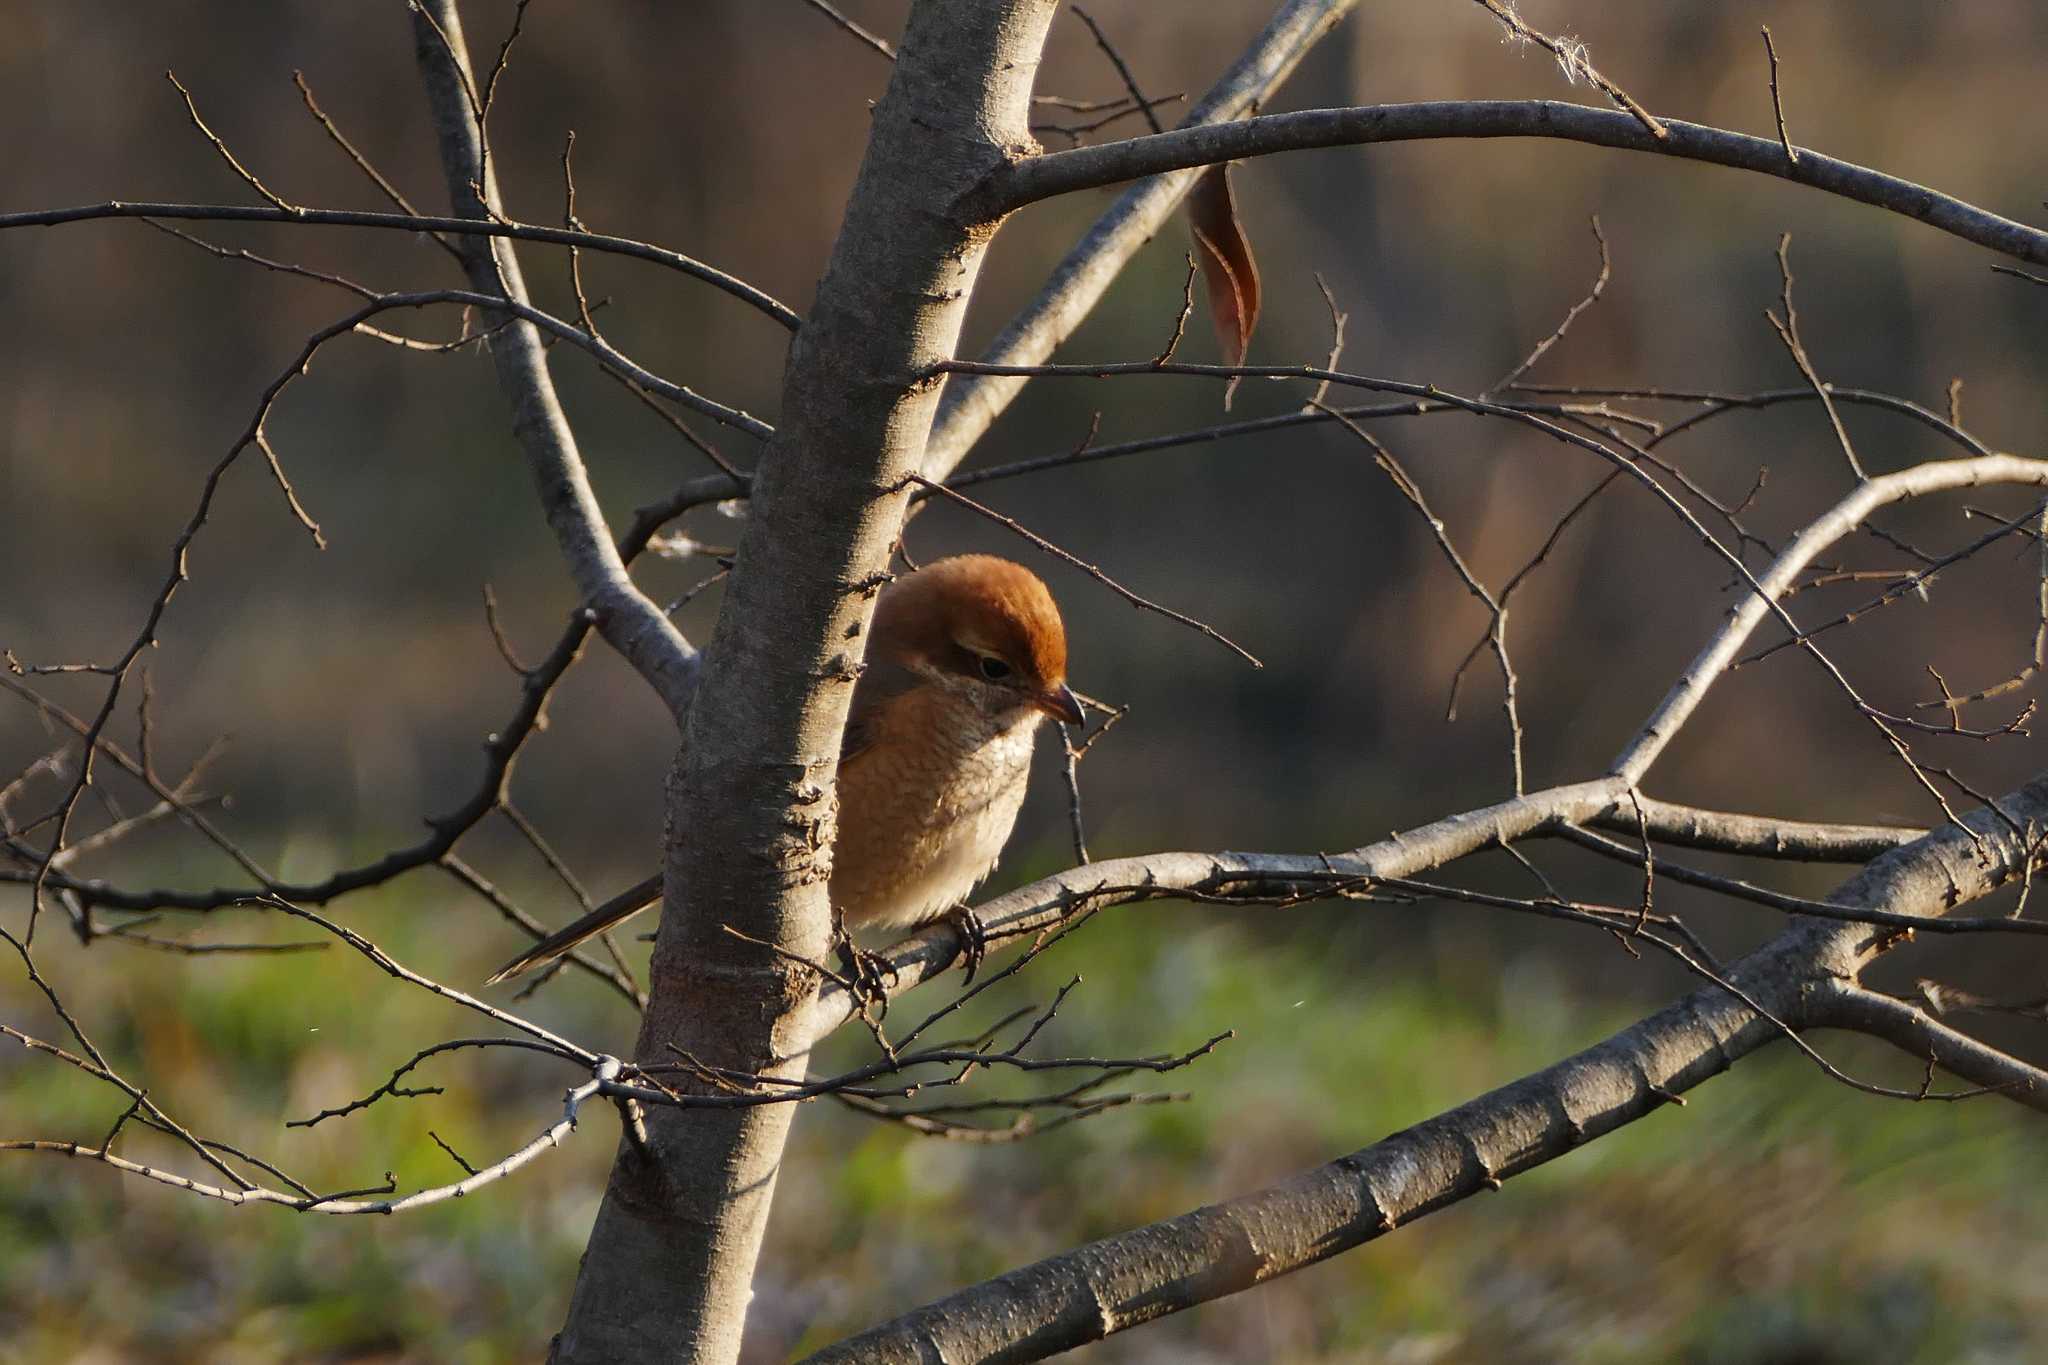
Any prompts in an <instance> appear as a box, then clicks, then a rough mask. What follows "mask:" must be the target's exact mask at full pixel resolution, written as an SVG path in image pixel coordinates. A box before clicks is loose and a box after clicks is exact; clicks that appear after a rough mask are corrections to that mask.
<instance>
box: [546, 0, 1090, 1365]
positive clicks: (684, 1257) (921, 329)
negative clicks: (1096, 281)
mask: <svg viewBox="0 0 2048 1365" xmlns="http://www.w3.org/2000/svg"><path fill="white" fill-rule="evenodd" d="M1053 8H1054V0H1007V3H1000V4H998V3H976V4H957V3H952V0H926V2H925V3H920V4H918V5H917V6H916V7H915V8H914V9H913V11H912V13H911V16H910V20H909V24H908V27H907V31H906V33H905V35H904V39H903V43H902V47H901V49H900V52H899V55H898V60H897V62H896V67H895V73H894V76H893V78H892V79H891V81H890V85H889V89H888V92H887V94H886V95H885V96H884V97H883V99H882V101H881V102H880V103H879V104H878V105H877V106H876V107H875V110H874V113H873V128H872V132H871V134H870V141H869V144H868V150H867V155H866V157H865V159H864V161H863V163H862V166H861V170H860V175H859V179H858V181H857V183H856V185H855V188H854V191H853V196H852V199H851V201H850V203H849V205H848V208H847V213H846V216H845V219H844V222H843V225H842V227H841V230H840V235H839V239H838V242H837V243H836V245H835V247H834V249H833V254H832V259H831V262H830V265H829V266H828V268H827V270H826V273H825V276H824V279H823V280H822V282H821V283H820V285H819V287H818V291H817V301H816V303H815V304H814V306H813V308H812V311H811V314H810V316H809V317H808V318H806V319H805V321H804V324H803V327H802V329H801V330H800V331H799V333H798V335H797V339H796V341H795V343H794V345H793V347H792V349H791V352H790V359H789V365H788V369H787V371H786V373H785V377H784V387H783V399H782V417H781V423H780V426H779V427H778V429H777V434H776V437H775V439H774V441H773V442H772V443H771V444H770V446H769V448H768V450H767V452H766V454H765V456H764V458H763V460H762V463H761V467H760V472H759V473H758V475H757V476H756V477H755V479H754V481H753V499H752V505H751V513H750V517H749V520H748V523H747V526H746V529H745V531H744V533H743V534H742V536H741V540H740V547H739V555H738V562H737V567H736V568H735V570H734V573H733V576H732V580H731V583H730V585H729V586H728V588H727V591H726V595H725V600H724V605H723V607H722V609H721V611H720V614H719V620H718V626H717V629H716V632H715V633H714V635H713V638H712V640H711V642H710V645H709V646H708V647H707V649H706V651H705V664H704V667H703V670H702V675H701V680H700V682H699V684H698V687H697V693H696V697H695V700H694V702H693V703H692V705H691V708H690V713H689V721H688V724H687V727H686V732H685V737H684V743H683V749H682V753H681V755H680V757H679V758H678V760H677V764H676V768H675V771H674V774H673V778H672V781H671V784H670V792H669V839H668V850H669V852H668V862H667V878H668V881H667V885H668V894H667V897H666V902H665V907H664V908H665V913H664V915H663V918H662V926H661V931H660V934H659V936H658V938H657V940H656V946H655V953H654V964H653V986H652V992H651V997H652V998H651V1000H650V1003H649V1007H648V1010H647V1013H646V1016H645V1019H644V1022H643V1026H642V1029H641V1033H640V1039H639V1043H638V1046H637V1056H638V1057H639V1058H640V1059H641V1060H642V1061H643V1062H647V1063H661V1062H670V1061H673V1060H674V1059H675V1056H676V1052H677V1050H681V1051H684V1052H688V1053H690V1054H692V1055H694V1056H696V1057H699V1058H701V1059H703V1060H704V1061H706V1062H709V1063H712V1064H714V1065H721V1066H727V1067H734V1068H738V1069H741V1070H746V1071H759V1072H766V1073H774V1074H782V1075H790V1076H795V1075H798V1074H800V1073H801V1072H802V1071H803V1069H804V1064H805V1060H806V1058H805V1056H804V1042H805V1039H804V1037H803V1035H802V1030H801V1029H800V1027H799V1025H800V1024H801V1023H802V1022H803V1020H804V1018H805V1016H806V1014H807V1011H808V1008H809V1006H810V1002H811V1000H812V998H813V997H814V995H815V993H816V989H817V980H816V977H815V975H814V974H813V973H811V972H810V971H808V970H807V969H804V968H802V967H800V966H794V965H792V963H791V961H790V960H789V958H788V957H785V956H780V955H778V954H777V953H774V952H771V951H770V950H769V949H767V948H766V947H763V946H761V944H762V943H766V944H773V945H775V946H776V947H777V948H779V949H781V950H782V952H783V953H786V954H793V955H796V956H798V957H802V958H809V959H819V958H822V957H824V956H825V955H826V953H827V952H828V951H829V937H830V927H831V926H830V916H829V912H828V908H827V904H826V897H825V879H826V877H827V876H828V875H829V872H830V863H829V855H828V852H827V850H829V848H830V845H831V840H832V833H833V820H834V778H835V773H836V766H837V754H838V748H839V736H840V731H841V729H842V728H843V726H844V724H845V718H846V705H847V701H848V698H849V695H850V693H851V692H852V684H853V680H854V678H855V677H856V676H857V670H858V666H859V663H860V658H861V652H862V649H863V645H864V641H863V639H862V636H863V632H864V631H865V628H866V624H867V620H868V617H869V614H870V612H871V611H872V608H873V598H874V591H875V587H876V585H877V581H878V580H877V575H879V574H880V573H881V571H882V570H883V569H884V567H885V565H886V562H887V558H888V553H889V549H890V546H891V544H892V543H893V541H894V539H895V537H896V535H897V533H898V531H899V529H900V527H901V524H902V517H903V511H904V506H905V497H904V494H903V492H902V491H901V487H900V485H901V484H902V481H903V478H904V476H905V475H906V474H909V473H911V472H913V471H915V470H916V469H917V468H918V467H919V463H920V461H921V459H922V456H923V452H924V444H925V440H926V437H927V434H928V432H929V430H930V426H931V420H932V413H933V410H934V407H935V405H936V399H937V391H938V385H937V384H936V383H935V382H933V381H931V380H930V379H928V378H925V377H924V376H926V374H927V373H928V367H929V366H930V365H931V364H932V363H933V362H935V361H938V360H942V359H945V358H947V357H949V356H951V355H952V354H953V349H954V346H955V343H956V341H957V339H958V336H959V330H960V324H961V321H962V318H963V317H964V314H965V311H966V306H967V300H968V298H969V296H970V295H971V293H972V289H973V285H974V281H975V277H976V274H977V272H978V270H979V267H980V265H981V260H982V255H983V251H984V248H985V247H986V245H987V243H988V240H989V238H990V237H991V236H992V235H993V225H992V224H986V223H980V222H975V221H972V220H968V219H964V218H961V217H959V216H957V215H956V213H955V211H954V205H955V204H956V203H957V202H958V201H959V199H960V198H961V197H962V196H963V195H964V194H965V192H966V191H967V190H968V189H969V188H970V187H971V186H973V185H974V184H976V183H978V182H979V181H981V180H983V179H985V178H986V177H987V176H988V175H989V174H991V173H992V172H994V171H995V170H996V169H998V168H999V167H1001V166H1003V165H1005V164H1007V162H1009V161H1010V160H1012V159H1014V158H1016V157H1018V156H1020V155H1024V154H1026V153H1027V152H1028V151H1029V150H1031V149H1032V146H1033V144H1032V143H1031V140H1030V135H1029V132H1028V114H1029V109H1030V94H1031V84H1032V80H1033V78H1034V76H1035V75H1036V73H1037V66H1038V60H1039V50H1040V46H1041V44H1042V43H1043V41H1044V36H1045V29H1046V26H1047V24H1048V23H1049V22H1050V20H1051V17H1052V12H1053ZM726 926H731V927H732V928H735V929H738V930H740V931H742V932H743V933H745V934H747V935H750V936H751V937H752V938H753V939H755V940H758V941H759V942H758V943H749V942H747V941H745V940H743V939H741V938H738V937H736V936H735V935H733V934H731V933H728V932H726ZM792 1112H793V1107H792V1106H787V1105H767V1106H761V1107H758V1108H751V1109H739V1110H724V1111H710V1110H697V1111H690V1112H677V1111H674V1110H670V1109H656V1110H654V1111H653V1112H650V1113H649V1114H648V1115H647V1125H646V1126H647V1146H646V1148H645V1150H642V1149H640V1148H639V1147H637V1146H636V1145H635V1143H634V1142H633V1141H632V1140H630V1139H629V1140H626V1141H622V1143H621V1145H620V1149H619V1154H618V1158H617V1161H616V1163H615V1165H614V1167H613V1170H612V1176H611V1180H610V1183H609V1185H608V1186H607V1188H606V1191H605V1198H604V1204H603V1207H602V1209H601V1210H600V1212H599V1214H598V1218H597V1224H596V1226H595V1228H594V1229H593V1230H592V1233H591V1237H590V1243H589V1246H588V1249H587V1250H586V1251H585V1254H584V1260H583V1266H582V1270H581V1273H580V1274H579V1275H578V1277H577V1282H576V1290H575V1295H574V1297H573V1300H572V1302H571V1304H570V1308H569V1316H568V1321H567V1323H566V1324H565V1325H564V1327H563V1329H562V1333H561V1335H560V1336H559V1337H558V1338H557V1341H556V1347H555V1357H554V1358H555V1359H556V1360H558V1361H561V1362H565V1363H566V1362H605V1363H606V1365H613V1363H614V1362H621V1361H654V1360H660V1361H690V1362H724V1361H730V1360H732V1359H734V1358H735V1357H736V1356H737V1355H738V1352H739V1346H740V1335H741V1329H742V1326H743V1324H744V1320H745V1315H746V1305H747V1300H748V1298H749V1292H750V1291H749V1286H750V1282H751V1280H752V1277H753V1271H754V1264H755V1260H756V1257H757V1255H758V1252H759V1250H760V1244H761V1236H762V1231H763V1228H764V1225H765V1223H766V1221H767V1215H768V1208H769V1203H770V1199H771V1197H772V1195H773V1192H774V1188H775V1175H776V1170H777V1166H778V1163H779V1162H780V1160H781V1155H782V1148H783V1142H784V1138H785V1136H786V1134H787V1132H788V1128H789V1123H790V1120H791V1117H792Z"/></svg>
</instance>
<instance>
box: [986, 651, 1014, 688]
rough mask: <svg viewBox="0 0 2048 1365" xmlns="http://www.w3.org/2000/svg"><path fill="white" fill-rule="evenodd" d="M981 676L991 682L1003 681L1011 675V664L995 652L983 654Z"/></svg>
mask: <svg viewBox="0 0 2048 1365" xmlns="http://www.w3.org/2000/svg"><path fill="white" fill-rule="evenodd" d="M981 676H982V677H984V678H987V679H988V680H989V681H990V682H1001V681H1002V680H1003V679H1005V678H1007V677H1009V676H1010V666H1009V665H1008V664H1006V663H1004V662H1003V661H1002V660H1001V659H998V658H997V657H996V656H995V655H993V654H984V655H982V656H981Z"/></svg>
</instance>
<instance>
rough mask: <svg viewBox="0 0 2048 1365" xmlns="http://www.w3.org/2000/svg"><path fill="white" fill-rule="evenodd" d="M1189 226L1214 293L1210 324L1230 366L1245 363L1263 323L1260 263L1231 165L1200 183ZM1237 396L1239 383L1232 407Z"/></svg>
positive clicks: (1228, 390) (1191, 198) (1226, 399)
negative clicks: (1240, 211)
mask: <svg viewBox="0 0 2048 1365" xmlns="http://www.w3.org/2000/svg"><path fill="white" fill-rule="evenodd" d="M1188 228H1189V230H1190V232H1191V233H1192V234H1193V235H1194V239H1195V256H1196V259H1198V260H1199V261H1200V262H1201V265H1202V282H1203V284H1204V285H1206V286H1207V288H1208V291H1209V321H1210V322H1211V323H1212V324H1214V326H1215V328H1216V341H1217V344H1219V345H1220V346H1221V347H1222V348H1223V360H1224V363H1225V364H1227V365H1242V364H1244V358H1245V353H1246V352H1247V351H1248V350H1250V348H1251V344H1252V329H1253V328H1254V327H1257V326H1258V325H1259V265H1258V262H1257V261H1255V260H1253V259H1252V244H1251V242H1250V241H1248V240H1247V239H1246V238H1245V235H1244V227H1243V225H1242V224H1240V223H1239V222H1238V221H1237V201H1236V199H1235V198H1234V197H1233V196H1232V194H1231V192H1230V167H1229V165H1228V164H1225V165H1220V166H1211V167H1210V168H1209V169H1208V170H1206V171H1204V172H1202V177H1201V179H1199V180H1197V181H1196V182H1195V188H1194V189H1193V190H1192V191H1191V192H1190V193H1189V194H1188ZM1236 392H1237V381H1236V380H1235V379H1233V380H1231V381H1230V383H1229V385H1228V386H1226V387H1225V388H1224V390H1223V406H1224V407H1225V408H1226V409H1227V408H1228V407H1229V406H1230V400H1231V397H1232V395H1234V394H1235V393H1236Z"/></svg>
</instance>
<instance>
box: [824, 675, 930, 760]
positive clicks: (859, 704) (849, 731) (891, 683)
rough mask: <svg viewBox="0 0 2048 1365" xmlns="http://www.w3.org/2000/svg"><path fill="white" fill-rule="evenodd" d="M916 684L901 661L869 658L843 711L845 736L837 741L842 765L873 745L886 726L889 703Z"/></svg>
mask: <svg viewBox="0 0 2048 1365" xmlns="http://www.w3.org/2000/svg"><path fill="white" fill-rule="evenodd" d="M917 685H918V676H917V675H916V674H915V673H913V672H911V671H910V670H909V669H908V668H905V667H904V666H903V665H902V664H900V663H894V662H882V661H879V660H873V659H871V660H869V661H868V666H867V671H866V672H864V673H862V674H861V675H860V681H859V682H858V683H856V684H854V688H853V703H852V705H851V707H849V708H848V710H847V713H846V736H845V738H844V739H842V740H841V741H840V744H839V763H840V766H841V767H844V766H846V765H847V764H849V763H852V762H853V761H854V760H855V759H858V758H859V757H860V756H861V755H862V754H864V753H866V752H868V750H870V749H872V748H873V747H874V745H875V741H876V740H878V739H880V738H881V737H882V732H883V730H884V729H885V728H886V727H887V724H888V716H889V712H890V709H891V704H892V703H894V702H895V701H896V700H897V699H898V698H900V697H901V696H903V694H904V693H906V692H908V691H910V690H911V689H912V688H914V687H916V686H917Z"/></svg>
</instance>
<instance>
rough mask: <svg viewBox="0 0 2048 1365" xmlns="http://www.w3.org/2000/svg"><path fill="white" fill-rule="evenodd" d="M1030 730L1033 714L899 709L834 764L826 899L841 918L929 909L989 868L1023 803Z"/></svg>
mask: <svg viewBox="0 0 2048 1365" xmlns="http://www.w3.org/2000/svg"><path fill="white" fill-rule="evenodd" d="M919 712H922V714H920V713H919ZM1036 728H1037V726H1036V717H1035V716H1034V715H1025V716H1020V717H1013V718H1008V719H1005V720H1000V721H999V720H992V719H991V718H989V717H987V716H984V715H981V714H979V713H970V712H964V708H958V707H948V706H945V705H943V704H931V705H927V706H925V707H921V708H916V709H915V710H912V709H909V708H906V714H904V715H903V716H901V717H900V718H897V723H896V724H892V726H891V727H890V729H889V730H888V731H887V732H885V734H884V736H883V737H882V739H881V740H879V741H878V742H877V743H876V744H875V745H874V746H873V747H872V748H871V749H869V750H868V751H866V752H865V753H863V754H862V755H861V756H860V758H859V759H858V761H856V762H853V763H850V764H848V765H847V767H846V768H845V769H844V770H842V772H841V775H840V785H839V840H838V844H837V847H836V849H835V851H834V854H833V872H832V902H833V905H834V906H835V907H836V908H837V909H838V910H839V911H840V913H841V914H843V915H844V916H845V917H846V920H847V922H848V923H849V924H852V925H856V926H872V927H875V928H901V927H905V926H908V925H914V924H921V923H924V922H926V921H928V920H931V919H935V918H937V917H939V916H940V915H943V914H945V913H946V912H947V911H948V910H950V909H952V908H953V907H954V906H955V905H958V904H960V903H961V902H962V901H963V900H964V899H965V898H966V897H967V894H968V893H969V892H970V891H972V890H973V889H974V886H975V884H976V883H977V882H979V881H980V880H981V879H982V878H983V877H986V876H987V875H988V874H989V873H990V872H991V871H992V870H993V869H994V867H995V864H996V859H997V857H998V856H999V855H1000V854H1001V853H1002V850H1003V845H1004V844H1005V843H1006V842H1007V841H1008V840H1009V837H1010V829H1011V827H1012V826H1013V825H1014V824H1015V823H1016V820H1017V812H1018V809H1019V808H1020V807H1021V806H1022V805H1023V802H1024V789H1025V786H1026V785H1027V783H1028V780H1029V778H1030V773H1031V742H1032V732H1033V731H1034V730H1035V729H1036Z"/></svg>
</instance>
